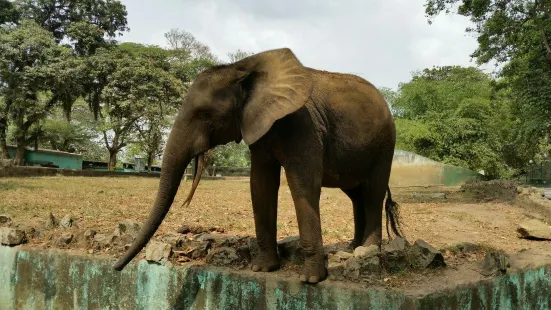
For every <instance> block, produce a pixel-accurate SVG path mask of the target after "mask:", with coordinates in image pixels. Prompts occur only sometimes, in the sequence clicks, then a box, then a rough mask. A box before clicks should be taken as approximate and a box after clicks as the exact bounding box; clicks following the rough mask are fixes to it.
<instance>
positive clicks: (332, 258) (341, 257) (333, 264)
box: [327, 251, 354, 278]
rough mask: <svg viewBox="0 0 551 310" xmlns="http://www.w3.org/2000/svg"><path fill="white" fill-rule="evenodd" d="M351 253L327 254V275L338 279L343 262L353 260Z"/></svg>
mask: <svg viewBox="0 0 551 310" xmlns="http://www.w3.org/2000/svg"><path fill="white" fill-rule="evenodd" d="M353 257H354V255H353V254H352V253H348V252H344V251H337V252H335V253H329V254H327V270H328V272H329V275H331V276H333V277H337V278H339V277H340V276H342V275H343V272H344V268H345V262H346V261H347V260H348V259H351V258H353Z"/></svg>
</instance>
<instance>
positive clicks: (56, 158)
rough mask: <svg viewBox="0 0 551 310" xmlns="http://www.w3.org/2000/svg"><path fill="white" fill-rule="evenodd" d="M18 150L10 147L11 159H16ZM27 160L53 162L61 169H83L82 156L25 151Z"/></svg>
mask: <svg viewBox="0 0 551 310" xmlns="http://www.w3.org/2000/svg"><path fill="white" fill-rule="evenodd" d="M15 151H16V149H15V148H14V147H8V154H9V155H10V157H11V158H14V157H15ZM25 160H27V161H46V162H52V163H53V164H54V165H56V166H59V168H61V169H76V170H81V169H82V155H78V154H68V153H62V152H49V151H41V150H38V151H31V150H26V151H25Z"/></svg>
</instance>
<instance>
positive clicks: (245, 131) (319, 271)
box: [115, 48, 399, 283]
mask: <svg viewBox="0 0 551 310" xmlns="http://www.w3.org/2000/svg"><path fill="white" fill-rule="evenodd" d="M242 139H243V140H244V141H245V142H246V143H247V144H248V145H249V148H250V151H251V182H250V184H251V196H252V204H253V211H254V220H255V227H256V236H257V240H258V244H259V247H260V252H259V254H258V256H257V257H256V258H254V260H253V262H252V269H253V270H254V271H264V272H267V271H272V270H275V269H278V268H279V267H280V260H279V257H278V253H277V242H276V219H277V197H278V190H279V184H280V171H281V167H283V168H284V169H285V173H286V177H287V183H288V185H289V188H290V190H291V194H292V197H293V201H294V205H295V209H296V213H297V220H298V226H299V232H300V241H301V245H302V248H303V250H304V253H305V262H304V268H303V269H302V271H301V274H300V278H301V280H302V281H303V282H308V283H317V282H319V281H322V280H324V279H325V278H326V276H327V270H326V268H325V256H324V251H323V244H322V236H321V225H320V212H319V199H320V191H321V188H322V186H323V187H336V188H341V189H342V190H343V191H344V192H345V193H346V195H348V197H350V199H351V200H352V202H353V209H354V239H353V241H352V244H351V246H352V247H357V246H359V245H371V244H375V245H377V246H379V247H380V245H381V231H382V228H381V218H382V210H383V201H384V198H385V194H386V192H387V190H388V182H389V176H390V170H391V165H392V157H393V153H394V147H395V139H396V134H395V127H394V120H393V118H392V116H391V114H390V111H389V108H388V106H387V104H386V102H385V100H384V99H383V97H382V96H381V94H380V93H379V92H378V91H377V89H376V88H375V87H374V86H373V85H371V84H370V83H369V82H367V81H365V80H364V79H362V78H360V77H357V76H354V75H348V74H339V73H331V72H325V71H319V70H315V69H311V68H307V67H304V66H303V65H302V64H301V63H300V62H299V60H298V59H297V58H296V57H295V55H294V54H293V53H292V51H291V50H289V49H287V48H283V49H277V50H270V51H265V52H262V53H259V54H255V55H252V56H250V57H247V58H245V59H243V60H240V61H238V62H235V63H233V64H229V65H223V66H218V67H215V68H211V69H209V70H206V71H204V72H203V73H201V74H200V75H199V76H198V77H197V79H196V80H195V82H194V83H193V85H192V86H191V87H190V89H189V92H188V94H187V97H186V99H185V102H184V104H183V105H182V107H181V109H180V111H179V114H178V117H177V119H176V121H175V123H174V125H173V128H172V131H171V133H170V136H169V139H168V142H167V146H166V150H165V152H164V156H163V164H162V173H161V179H160V184H159V190H158V193H157V197H156V200H155V203H154V205H153V207H152V209H151V213H150V215H149V218H148V220H147V222H146V223H145V225H144V226H143V229H142V231H141V232H140V234H139V236H138V237H137V238H136V240H135V241H134V243H133V244H132V246H131V247H130V249H129V250H128V252H127V253H126V254H125V255H124V256H123V257H122V258H121V259H120V260H119V262H117V264H116V266H115V269H116V270H122V269H123V268H124V266H125V265H126V264H127V263H128V262H130V261H131V260H132V258H134V257H135V256H136V255H137V254H138V253H139V252H140V250H141V249H142V248H143V247H144V246H145V245H146V244H147V242H148V241H149V239H150V238H151V237H152V236H153V234H154V233H155V231H156V230H157V228H158V227H159V225H160V224H161V222H162V221H163V219H164V217H165V215H166V214H167V212H168V210H169V208H170V206H171V204H172V202H173V199H174V196H175V195H176V192H177V190H178V186H179V185H180V181H181V179H182V175H183V173H184V170H185V168H186V167H187V165H188V164H189V163H190V161H191V160H192V159H193V158H197V156H201V154H203V153H204V152H206V151H207V150H209V149H211V148H213V147H215V146H217V145H221V144H225V143H228V142H231V141H236V142H239V141H241V140H242ZM201 157H202V156H201ZM195 181H197V182H196V183H198V179H196V180H195ZM193 191H194V189H192V192H193ZM388 194H389V199H387V205H386V209H387V210H386V212H387V223H388V219H389V217H390V220H391V222H392V228H393V231H394V232H395V233H396V234H399V233H398V232H397V230H396V225H397V221H396V218H395V215H394V214H393V213H392V212H393V206H395V204H394V203H393V202H392V200H391V198H390V191H389V190H388ZM190 198H191V195H190Z"/></svg>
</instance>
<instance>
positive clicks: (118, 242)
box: [111, 234, 135, 249]
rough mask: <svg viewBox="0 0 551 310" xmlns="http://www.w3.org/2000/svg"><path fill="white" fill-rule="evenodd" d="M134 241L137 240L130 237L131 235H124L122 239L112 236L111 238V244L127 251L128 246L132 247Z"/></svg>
mask: <svg viewBox="0 0 551 310" xmlns="http://www.w3.org/2000/svg"><path fill="white" fill-rule="evenodd" d="M134 239H135V238H134V237H133V236H132V235H129V234H124V235H122V236H120V237H117V236H115V235H112V236H111V240H112V241H111V244H112V245H115V246H120V247H123V248H125V249H126V248H127V247H128V246H130V244H132V242H133V241H134Z"/></svg>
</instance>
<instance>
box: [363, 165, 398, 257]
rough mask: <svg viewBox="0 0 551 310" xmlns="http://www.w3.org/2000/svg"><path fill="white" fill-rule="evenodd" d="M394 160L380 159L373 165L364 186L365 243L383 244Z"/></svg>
mask: <svg viewBox="0 0 551 310" xmlns="http://www.w3.org/2000/svg"><path fill="white" fill-rule="evenodd" d="M391 166H392V160H379V161H378V162H376V163H375V165H374V166H373V169H372V171H371V173H370V175H369V178H368V179H369V181H368V182H366V186H364V187H363V194H364V195H363V196H364V210H365V231H364V236H363V240H362V241H363V242H362V243H363V244H364V245H366V246H367V245H377V246H379V247H380V246H381V241H382V219H383V218H382V217H383V202H384V199H385V195H386V192H387V188H388V182H389V179H390V170H391Z"/></svg>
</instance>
